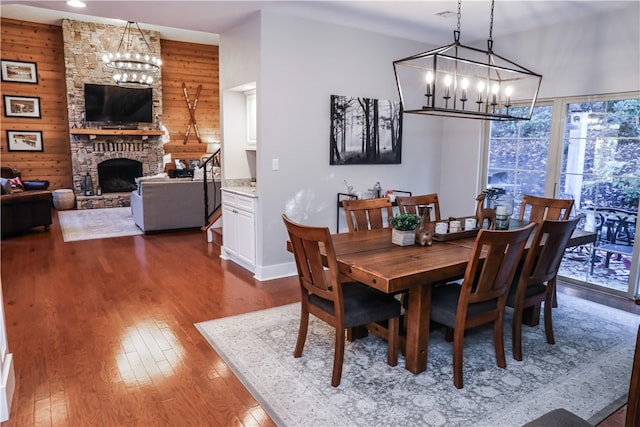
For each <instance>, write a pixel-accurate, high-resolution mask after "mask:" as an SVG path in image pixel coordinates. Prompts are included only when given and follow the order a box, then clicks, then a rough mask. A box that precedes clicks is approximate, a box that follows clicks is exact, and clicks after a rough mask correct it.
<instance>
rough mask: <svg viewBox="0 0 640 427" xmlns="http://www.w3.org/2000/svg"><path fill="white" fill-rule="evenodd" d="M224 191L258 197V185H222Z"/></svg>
mask: <svg viewBox="0 0 640 427" xmlns="http://www.w3.org/2000/svg"><path fill="white" fill-rule="evenodd" d="M222 191H228V192H230V193H235V194H240V195H241V196H249V197H258V195H257V194H256V187H251V186H248V185H247V186H232V187H222Z"/></svg>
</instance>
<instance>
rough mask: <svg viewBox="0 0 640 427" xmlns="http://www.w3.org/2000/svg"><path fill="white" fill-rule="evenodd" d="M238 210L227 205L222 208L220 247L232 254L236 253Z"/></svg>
mask: <svg viewBox="0 0 640 427" xmlns="http://www.w3.org/2000/svg"><path fill="white" fill-rule="evenodd" d="M237 212H238V210H237V209H235V208H232V207H230V206H227V205H223V206H222V224H223V225H222V245H223V246H224V248H225V250H226V251H227V252H229V253H232V254H234V255H235V254H237V253H238V233H237V231H236V230H237V228H238V225H237V224H238V218H237V215H238V214H237Z"/></svg>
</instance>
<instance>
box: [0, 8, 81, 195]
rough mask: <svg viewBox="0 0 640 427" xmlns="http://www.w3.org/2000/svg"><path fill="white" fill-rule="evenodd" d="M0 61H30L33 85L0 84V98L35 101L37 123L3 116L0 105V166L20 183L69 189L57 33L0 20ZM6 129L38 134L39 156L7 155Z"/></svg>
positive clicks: (53, 29)
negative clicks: (35, 74)
mask: <svg viewBox="0 0 640 427" xmlns="http://www.w3.org/2000/svg"><path fill="white" fill-rule="evenodd" d="M1 27H2V33H1V34H2V59H5V60H12V61H26V62H35V63H36V66H37V71H38V84H29V83H16V82H2V85H1V89H0V92H1V93H2V95H3V96H4V95H16V96H37V97H40V112H41V118H39V119H36V118H20V117H6V116H5V115H4V98H3V102H2V105H3V106H2V110H3V117H2V120H1V122H2V125H1V126H0V130H1V131H0V133H1V135H0V137H1V140H2V142H1V147H0V156H1V158H0V164H1V165H2V166H8V167H11V168H16V169H18V170H19V171H20V172H21V173H22V178H23V179H25V180H29V179H46V180H49V182H50V188H51V189H56V188H70V187H71V147H70V146H69V127H68V123H69V120H68V118H67V91H66V84H65V70H64V45H63V41H62V31H61V29H60V27H59V26H57V25H45V24H38V23H33V22H25V21H18V20H13V19H6V18H2V21H1ZM7 130H38V131H42V142H43V145H42V146H43V151H42V152H15V151H11V152H10V151H8V146H7V133H6V131H7Z"/></svg>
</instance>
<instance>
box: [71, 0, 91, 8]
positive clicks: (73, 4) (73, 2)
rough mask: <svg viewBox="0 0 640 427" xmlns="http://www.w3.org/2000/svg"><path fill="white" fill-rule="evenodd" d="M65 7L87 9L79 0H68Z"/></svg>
mask: <svg viewBox="0 0 640 427" xmlns="http://www.w3.org/2000/svg"><path fill="white" fill-rule="evenodd" d="M67 5H68V6H71V7H87V5H86V3H85V2H83V1H80V0H69V1H68V2H67Z"/></svg>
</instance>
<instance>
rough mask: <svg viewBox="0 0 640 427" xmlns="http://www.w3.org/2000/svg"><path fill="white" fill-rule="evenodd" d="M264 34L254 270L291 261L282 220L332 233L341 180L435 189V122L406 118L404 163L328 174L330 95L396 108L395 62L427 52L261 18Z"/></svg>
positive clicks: (337, 29)
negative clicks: (276, 162)
mask: <svg viewBox="0 0 640 427" xmlns="http://www.w3.org/2000/svg"><path fill="white" fill-rule="evenodd" d="M261 28H262V34H261V59H260V64H261V73H260V81H261V83H260V84H259V85H258V116H259V123H258V126H259V136H258V140H259V142H258V152H257V163H258V166H257V169H258V177H259V178H258V193H259V206H260V207H259V215H258V230H259V235H260V238H259V239H260V240H259V249H258V252H259V253H258V263H259V264H262V265H265V266H269V265H278V264H281V263H291V262H292V257H291V254H290V253H287V252H286V250H285V242H286V239H287V237H286V232H285V228H284V224H283V222H282V219H281V215H282V213H285V212H286V213H287V215H289V216H290V217H291V218H292V219H294V220H297V221H301V222H304V223H306V224H314V225H322V226H329V227H330V228H331V230H335V221H336V219H335V218H336V209H337V206H336V193H337V192H344V191H345V190H346V188H345V185H344V180H345V179H346V180H347V181H348V182H349V184H350V185H353V186H354V188H355V190H356V191H358V190H366V189H369V188H372V187H373V185H374V184H375V182H376V181H380V182H381V184H382V186H383V188H385V189H389V188H393V189H406V190H409V191H413V192H415V193H422V192H429V191H436V190H437V188H438V186H439V183H438V177H439V161H440V148H439V146H440V138H439V121H438V120H437V119H436V120H434V119H430V118H426V119H425V118H424V117H422V118H419V117H418V118H416V117H409V116H405V121H404V132H403V142H402V164H399V165H369V166H364V165H352V166H330V165H329V130H330V114H329V113H330V97H331V95H347V96H353V97H369V98H377V99H392V100H398V93H397V88H396V85H395V79H394V74H393V65H392V62H393V60H395V59H399V58H402V57H405V56H407V55H409V54H413V53H415V52H417V51H421V50H426V49H427V48H429V47H430V46H429V47H428V46H426V45H424V44H420V43H416V42H409V41H407V40H402V39H397V38H392V37H388V36H384V35H379V34H375V33H371V32H365V31H360V30H355V29H351V28H346V27H341V26H336V25H329V24H325V23H319V22H315V21H312V20H307V19H301V18H297V17H291V16H286V15H279V14H275V13H271V12H263V13H262V22H261ZM272 159H279V162H280V170H279V171H273V170H272V168H271V165H272Z"/></svg>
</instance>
